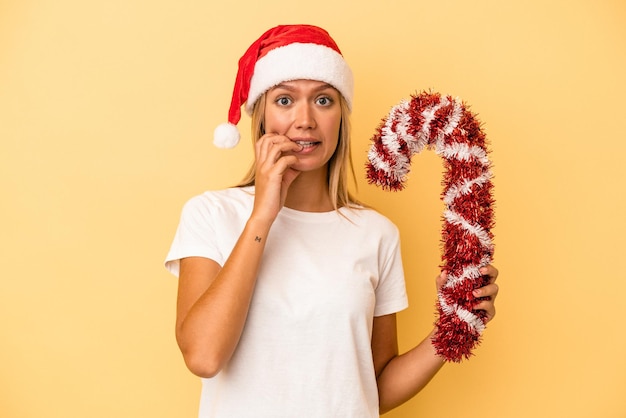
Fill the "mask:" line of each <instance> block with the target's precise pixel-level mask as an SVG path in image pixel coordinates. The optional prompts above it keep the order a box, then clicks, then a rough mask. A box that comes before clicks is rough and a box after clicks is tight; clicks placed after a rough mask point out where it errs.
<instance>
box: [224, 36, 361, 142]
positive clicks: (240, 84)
mask: <svg viewBox="0 0 626 418" xmlns="http://www.w3.org/2000/svg"><path fill="white" fill-rule="evenodd" d="M290 80H316V81H323V82H325V83H328V84H330V85H331V86H333V87H334V88H336V89H337V90H338V91H339V92H340V93H341V95H342V96H343V97H344V98H345V100H346V102H347V104H348V108H349V109H350V110H351V109H352V98H353V96H354V81H353V77H352V71H351V70H350V67H349V66H348V64H347V63H346V61H345V60H344V58H343V56H342V55H341V51H340V50H339V47H338V46H337V44H336V43H335V41H334V40H333V39H332V38H331V37H330V35H329V34H328V32H326V31H325V30H324V29H322V28H319V27H316V26H311V25H281V26H276V27H275V28H272V29H270V30H268V31H267V32H265V33H264V34H263V35H261V37H260V38H259V39H257V40H256V41H255V42H254V43H253V44H252V45H250V47H249V48H248V50H247V51H246V52H245V54H243V56H242V57H241V58H240V59H239V70H238V71H237V78H236V79H235V87H234V89H233V97H232V100H231V103H230V110H229V111H228V123H222V124H220V125H219V126H218V127H217V128H215V132H214V134H213V143H214V144H215V145H216V146H217V147H220V148H233V147H234V146H236V145H237V144H238V143H239V138H240V135H239V131H238V129H237V126H236V125H237V123H238V122H239V119H240V118H241V106H242V105H244V104H245V111H246V113H247V114H248V115H251V114H252V109H253V108H254V104H255V103H256V101H257V100H258V99H259V97H261V95H263V93H265V92H266V91H267V90H269V89H270V88H272V87H274V86H275V85H277V84H280V83H282V82H283V81H290Z"/></svg>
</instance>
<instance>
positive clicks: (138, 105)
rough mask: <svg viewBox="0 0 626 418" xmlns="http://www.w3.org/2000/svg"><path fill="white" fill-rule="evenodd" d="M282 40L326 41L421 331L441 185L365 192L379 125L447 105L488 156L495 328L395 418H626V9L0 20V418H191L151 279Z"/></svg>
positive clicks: (140, 5) (307, 11) (476, 8)
mask: <svg viewBox="0 0 626 418" xmlns="http://www.w3.org/2000/svg"><path fill="white" fill-rule="evenodd" d="M279 23H313V24H318V25H321V26H323V27H325V28H327V29H328V30H329V31H330V33H331V34H332V35H333V36H334V38H335V39H336V40H337V42H338V43H339V45H340V46H341V48H342V50H343V52H344V55H345V57H346V59H347V60H348V61H349V62H350V64H351V66H352V68H353V69H354V72H355V76H356V82H357V85H356V97H355V101H356V105H355V110H354V113H353V123H354V157H355V161H356V165H357V172H358V177H359V196H360V197H361V198H362V199H364V200H366V201H368V202H369V203H371V204H372V205H374V206H375V207H377V208H378V209H380V210H381V211H382V212H383V213H384V214H386V215H388V216H389V217H390V218H391V219H392V220H394V221H395V222H396V223H397V224H398V226H399V227H400V229H401V233H402V238H403V254H404V259H405V264H406V273H407V281H408V287H409V297H410V301H411V308H409V309H408V310H407V311H406V312H403V313H402V314H401V315H400V335H401V341H400V343H401V348H402V349H407V348H409V347H410V346H411V345H412V344H415V343H417V342H418V341H419V340H420V339H421V338H422V336H423V335H425V334H426V332H427V330H428V329H429V327H430V326H431V322H432V320H433V318H434V317H433V311H434V308H433V306H434V299H435V295H434V280H433V278H434V276H435V275H436V273H437V265H438V263H439V249H438V245H439V228H440V224H439V217H440V211H441V203H440V201H439V197H438V195H439V190H440V184H439V183H440V177H441V164H440V161H439V160H438V157H437V156H436V155H434V153H431V152H428V153H424V154H423V155H420V156H417V157H416V158H415V160H414V162H413V170H412V173H411V178H410V181H409V188H408V189H407V190H406V191H404V192H402V193H396V194H391V193H389V192H383V191H381V190H379V189H377V188H375V187H373V186H369V185H367V183H366V182H365V180H364V176H363V164H364V162H365V152H366V151H367V148H368V146H369V138H370V137H371V135H372V134H373V132H374V129H375V127H376V126H377V125H378V121H379V120H380V119H381V118H382V117H383V116H385V114H386V113H387V111H388V110H389V108H390V107H391V106H392V105H394V104H396V103H397V102H398V101H399V100H401V99H403V98H405V97H408V96H409V95H410V94H411V93H414V92H416V91H419V90H423V89H432V90H434V91H439V92H441V93H445V94H452V95H455V96H460V97H461V98H463V99H464V100H465V101H466V102H468V103H469V104H470V105H471V106H472V109H473V110H474V111H475V112H477V113H479V116H480V118H481V120H482V121H483V122H484V124H485V130H486V132H487V135H488V138H489V139H490V141H491V144H492V150H493V153H492V159H493V161H494V164H495V166H494V172H495V175H496V177H495V179H494V183H495V187H496V189H495V194H496V196H495V197H496V200H497V211H496V216H497V227H496V230H495V233H496V254H495V260H494V264H495V265H496V266H497V267H498V268H499V269H500V271H501V276H500V279H499V282H500V285H501V294H500V296H499V298H498V304H497V306H498V315H497V317H496V319H495V321H494V322H492V323H491V324H490V325H489V327H488V330H487V331H486V333H485V336H484V341H483V343H482V345H481V346H480V348H479V349H478V350H476V356H475V357H473V358H472V359H471V360H470V361H467V362H464V363H462V364H460V365H457V364H453V365H448V366H446V367H445V368H444V369H443V370H442V372H441V373H440V374H439V375H438V376H437V377H436V378H435V380H434V381H433V382H432V383H431V384H430V385H429V386H428V387H427V388H426V389H425V390H424V391H423V392H422V393H421V394H419V395H418V396H417V397H416V398H414V399H413V400H412V401H410V402H408V403H407V404H405V405H404V406H402V407H400V408H399V409H397V410H395V411H393V412H392V413H390V414H388V416H389V417H394V418H408V417H429V418H437V417H445V418H448V417H461V416H462V417H466V418H471V417H480V418H489V417H494V418H495V417H498V418H501V417H506V418H517V417H519V418H527V417H567V418H583V417H603V418H618V417H620V418H623V417H625V416H626V399H625V397H624V394H625V393H626V392H625V390H626V333H625V332H624V331H625V326H624V321H623V318H622V317H623V311H624V306H625V303H624V296H625V295H626V282H625V280H624V279H625V278H626V277H625V274H624V265H623V264H622V262H623V261H624V249H625V245H624V238H625V237H626V227H625V225H626V222H625V220H624V214H625V213H626V194H625V190H626V187H625V185H624V181H625V180H626V169H625V166H626V160H625V158H624V157H625V156H626V145H625V144H626V135H625V131H624V119H625V117H624V115H625V112H626V106H624V100H625V98H626V83H625V79H624V74H626V4H625V3H624V2H623V1H622V0H612V1H611V0H586V1H584V0H560V1H546V0H526V1H502V0H490V1H489V0H474V1H464V0H438V1H428V2H426V1H415V0H410V1H409V0H405V1H399V0H386V1H379V2H367V1H363V0H361V1H351V2H342V1H338V0H320V1H315V2H295V1H279V0H274V1H267V2H260V1H251V0H242V1H238V2H227V1H220V2H212V1H180V2H177V1H173V0H170V1H168V0H130V1H129V0H90V1H83V0H54V1H53V0H39V1H37V0H19V1H18V0H13V1H12V0H4V1H2V2H0V192H1V197H0V199H1V200H0V223H1V225H0V257H1V259H0V260H1V261H0V263H1V265H0V271H1V272H2V278H1V279H0V318H1V319H0V320H1V326H0V362H1V367H0V415H1V416H2V417H11V418H31V417H33V418H34V417H44V416H45V417H49V418H56V417H58V418H68V417H93V418H96V417H106V418H110V417H124V418H125V417H148V416H149V417H193V416H195V414H196V410H197V401H198V395H199V392H198V391H199V381H198V379H197V378H195V377H194V376H192V375H191V374H190V373H189V372H187V370H186V369H185V366H184V365H183V362H182V360H181V357H180V355H179V353H178V350H177V347H176V344H175V341H174V334H173V323H174V302H175V292H176V280H175V279H174V278H173V277H171V276H170V275H169V274H168V273H167V272H166V271H165V270H164V268H163V267H162V260H163V258H164V256H165V254H166V252H167V250H168V247H169V245H170V242H171V239H172V237H173V234H174V230H175V227H176V225H177V222H178V216H179V213H180V209H181V206H182V204H183V203H184V202H185V201H186V200H187V199H188V198H189V197H191V196H192V195H195V194H197V193H200V192H202V191H204V190H205V189H210V188H218V187H225V186H229V185H232V184H233V183H235V182H236V181H237V180H239V178H240V177H241V175H242V174H243V172H244V170H245V168H246V167H247V166H248V163H249V161H250V159H251V156H252V154H251V150H250V146H249V144H248V138H249V136H248V128H247V124H248V120H247V119H244V120H243V121H242V123H241V127H242V129H241V130H242V132H244V139H243V140H242V145H241V146H239V147H238V148H237V149H236V150H230V151H225V150H218V149H216V148H214V147H213V146H212V144H211V139H212V130H213V128H214V127H215V126H216V125H217V124H218V123H220V122H222V121H224V120H225V118H226V112H227V109H228V104H229V101H230V94H231V89H232V84H233V80H234V76H235V70H236V61H237V59H238V58H239V56H240V55H241V54H242V53H243V51H244V50H245V48H247V46H248V45H249V44H250V43H251V42H252V41H253V40H254V39H256V37H257V36H258V35H259V34H260V33H261V32H262V31H264V30H265V29H267V28H269V27H271V26H273V25H275V24H279Z"/></svg>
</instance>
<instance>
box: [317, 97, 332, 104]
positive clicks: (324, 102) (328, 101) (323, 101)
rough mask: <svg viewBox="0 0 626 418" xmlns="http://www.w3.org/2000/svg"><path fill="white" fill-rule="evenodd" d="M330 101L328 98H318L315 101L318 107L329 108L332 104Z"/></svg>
mask: <svg viewBox="0 0 626 418" xmlns="http://www.w3.org/2000/svg"><path fill="white" fill-rule="evenodd" d="M332 102H333V101H332V99H331V98H330V97H320V98H319V99H317V103H318V104H319V105H320V106H329V105H330V104H331V103H332Z"/></svg>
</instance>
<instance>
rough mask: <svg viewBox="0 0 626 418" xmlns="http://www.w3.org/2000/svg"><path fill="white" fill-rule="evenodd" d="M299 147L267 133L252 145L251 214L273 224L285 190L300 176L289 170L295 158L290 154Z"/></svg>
mask: <svg viewBox="0 0 626 418" xmlns="http://www.w3.org/2000/svg"><path fill="white" fill-rule="evenodd" d="M301 149H302V147H301V146H300V145H298V144H296V143H295V142H293V141H291V140H290V139H289V138H287V137H286V136H284V135H278V134H274V133H269V134H265V135H263V136H262V137H261V138H259V140H258V141H257V142H256V144H255V153H256V180H255V190H256V192H255V199H254V209H253V213H255V214H256V215H258V216H260V217H262V218H263V219H267V220H271V221H273V220H274V219H275V218H276V216H277V215H278V212H279V211H280V209H281V208H282V207H283V205H284V203H285V199H286V197H287V190H288V189H289V186H290V185H291V183H292V182H293V181H294V180H295V179H296V177H298V175H299V174H300V172H299V171H297V170H294V169H292V168H291V166H293V165H294V164H295V163H296V162H297V161H298V158H297V157H296V156H295V155H293V154H290V153H289V152H290V151H300V150H301Z"/></svg>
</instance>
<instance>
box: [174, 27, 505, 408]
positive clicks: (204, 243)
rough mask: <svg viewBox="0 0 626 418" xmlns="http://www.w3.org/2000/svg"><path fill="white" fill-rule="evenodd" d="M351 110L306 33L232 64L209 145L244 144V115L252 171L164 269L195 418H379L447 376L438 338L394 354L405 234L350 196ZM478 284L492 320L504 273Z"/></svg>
mask: <svg viewBox="0 0 626 418" xmlns="http://www.w3.org/2000/svg"><path fill="white" fill-rule="evenodd" d="M352 95H353V85H352V73H351V71H350V69H349V67H348V66H347V64H346V63H345V61H344V59H343V57H342V55H341V52H340V51H339V48H338V47H337V45H336V44H335V42H334V41H333V40H332V38H331V37H330V36H329V35H328V33H327V32H326V31H324V30H323V29H320V28H317V27H314V26H307V25H293V26H278V27H276V28H273V29H270V30H269V31H267V32H266V33H265V34H263V35H262V36H261V38H259V39H258V40H257V41H256V42H255V43H254V44H252V45H251V47H250V48H249V49H248V51H247V52H246V53H245V54H244V56H243V57H242V58H241V60H240V62H239V72H238V75H237V80H236V83H235V89H234V92H233V100H232V103H231V108H230V111H229V124H228V125H225V126H222V127H220V128H219V129H217V130H216V142H218V143H219V144H221V145H223V146H224V145H225V146H233V145H235V144H236V143H237V141H238V133H237V131H236V127H235V125H236V124H237V123H238V121H239V118H240V107H241V106H242V105H245V110H246V111H247V112H249V113H251V115H252V129H253V140H254V147H255V163H254V164H253V167H252V168H251V170H250V172H249V173H248V176H247V177H246V179H244V181H243V182H242V184H241V185H240V186H238V187H234V188H230V189H226V190H220V191H212V192H207V193H204V194H202V195H200V196H196V197H194V198H192V199H191V200H190V201H189V202H188V203H187V204H186V205H185V208H184V210H183V214H182V217H181V222H180V225H179V227H178V230H177V233H176V237H175V239H174V242H173V244H172V248H171V250H170V253H169V254H168V257H167V261H166V265H167V267H168V268H169V269H170V271H172V272H173V273H174V274H177V275H178V276H179V292H178V303H177V318H176V338H177V342H178V344H179V346H180V349H181V352H182V354H183V357H184V359H185V362H186V364H187V366H188V368H189V369H190V370H191V371H192V372H193V373H195V374H196V375H198V376H200V377H202V378H203V389H202V396H201V403H200V417H228V418H231V417H237V418H239V417H272V418H275V417H295V416H297V417H324V418H328V417H341V418H348V417H355V418H363V417H378V416H379V414H380V413H384V412H386V411H388V410H390V409H392V408H394V407H396V406H398V405H400V404H401V403H403V402H405V401H406V400H408V399H410V398H411V397H412V396H414V395H415V394H416V393H417V392H418V391H419V390H420V389H421V388H422V387H424V386H425V385H426V384H427V383H428V381H429V380H430V379H431V378H432V377H433V376H434V375H435V374H436V373H437V371H438V370H439V369H440V368H441V366H442V365H443V360H442V359H441V358H439V357H438V356H437V354H436V352H435V350H434V348H433V346H432V344H431V342H430V339H431V337H432V333H431V335H429V336H427V337H426V338H425V339H424V341H423V342H422V343H421V344H419V345H418V346H417V347H415V348H414V349H412V350H410V351H408V352H407V353H404V354H402V355H399V353H398V344H397V337H396V316H395V314H396V312H398V311H400V310H402V309H404V308H406V306H407V297H406V292H405V285H404V275H403V270H402V262H401V259H400V244H399V234H398V230H397V228H396V227H395V226H394V225H393V224H392V223H391V222H390V221H389V220H388V219H387V218H385V217H384V216H382V215H381V214H379V213H377V212H375V211H374V210H372V209H369V208H366V207H364V206H362V205H361V204H359V203H358V202H357V201H356V200H355V199H354V198H353V197H352V196H351V195H350V193H349V192H348V188H347V177H348V171H351V170H352V163H351V157H350V144H349V140H350V124H349V120H348V114H349V112H350V110H351V107H352ZM483 273H484V274H487V275H489V276H490V277H491V283H490V284H489V285H487V286H485V287H483V288H481V289H478V290H477V291H476V296H480V297H482V298H484V300H483V301H481V302H480V303H479V304H477V305H476V307H475V309H476V310H483V311H485V312H486V315H487V318H488V319H491V318H493V316H494V314H495V308H494V299H495V297H496V295H497V293H498V288H497V285H496V284H495V283H494V281H495V279H496V277H497V274H498V272H497V270H496V269H495V268H493V267H492V266H486V267H485V268H484V269H483ZM443 283H445V274H442V275H440V276H439V277H438V278H437V286H442V285H443ZM433 333H434V331H433Z"/></svg>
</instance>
